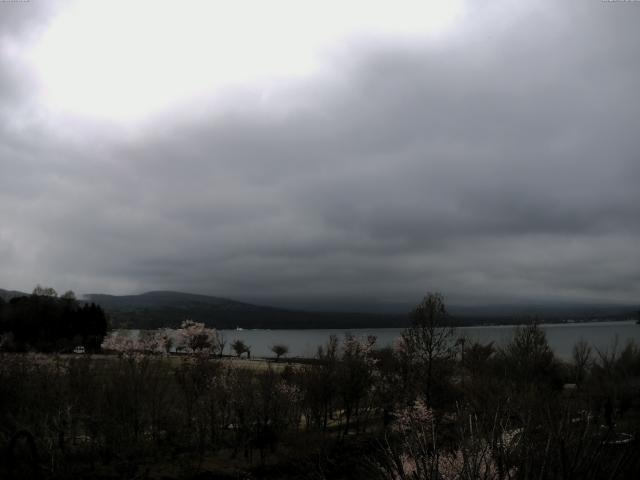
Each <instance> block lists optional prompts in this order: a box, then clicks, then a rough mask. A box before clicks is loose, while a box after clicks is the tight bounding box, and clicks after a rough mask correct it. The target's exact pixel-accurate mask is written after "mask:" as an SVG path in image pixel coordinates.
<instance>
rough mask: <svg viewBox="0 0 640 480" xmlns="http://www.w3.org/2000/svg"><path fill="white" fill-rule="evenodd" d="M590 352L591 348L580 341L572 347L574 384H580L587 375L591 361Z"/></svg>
mask: <svg viewBox="0 0 640 480" xmlns="http://www.w3.org/2000/svg"><path fill="white" fill-rule="evenodd" d="M591 352H592V350H591V347H590V346H589V344H588V343H587V342H585V341H584V340H580V341H579V342H578V343H576V344H575V345H574V346H573V354H572V357H573V368H574V372H575V381H576V383H582V380H584V377H585V375H586V374H587V370H588V369H589V367H590V365H591V363H592V361H593V360H592V358H591Z"/></svg>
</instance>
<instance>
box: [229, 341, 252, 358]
mask: <svg viewBox="0 0 640 480" xmlns="http://www.w3.org/2000/svg"><path fill="white" fill-rule="evenodd" d="M231 348H232V349H233V351H234V352H236V355H238V358H239V357H241V356H242V354H243V353H245V352H247V353H248V352H249V351H250V349H249V347H248V346H247V344H246V343H244V342H243V341H242V340H240V339H237V340H234V342H233V343H232V344H231Z"/></svg>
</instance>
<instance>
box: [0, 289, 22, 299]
mask: <svg viewBox="0 0 640 480" xmlns="http://www.w3.org/2000/svg"><path fill="white" fill-rule="evenodd" d="M25 295H29V294H28V293H25V292H19V291H17V290H4V289H2V288H0V298H2V299H3V300H4V301H5V302H8V301H9V300H11V299H12V298H14V297H24V296H25Z"/></svg>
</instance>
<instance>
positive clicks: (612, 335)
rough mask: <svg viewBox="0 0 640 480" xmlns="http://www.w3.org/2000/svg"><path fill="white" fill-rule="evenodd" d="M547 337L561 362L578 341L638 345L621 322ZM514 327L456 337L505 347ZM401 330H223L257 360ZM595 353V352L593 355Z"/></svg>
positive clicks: (636, 330) (566, 328)
mask: <svg viewBox="0 0 640 480" xmlns="http://www.w3.org/2000/svg"><path fill="white" fill-rule="evenodd" d="M541 326H542V328H543V329H544V331H545V332H546V334H547V340H548V342H549V345H550V346H551V348H552V349H553V350H554V352H555V353H556V355H558V356H559V357H561V358H564V359H570V358H571V351H572V349H573V346H574V345H575V343H576V342H578V341H579V340H585V341H586V342H588V343H589V344H590V345H591V346H592V347H596V348H598V349H600V350H605V349H609V350H611V349H612V348H614V344H615V342H616V341H617V348H618V349H620V348H624V346H625V345H626V344H627V342H628V341H630V340H634V341H635V342H636V343H637V344H639V345H640V325H636V324H635V322H633V321H622V322H589V323H561V324H546V325H541ZM514 328H515V327H514V326H512V325H507V326H505V325H501V326H477V327H462V328H458V329H457V330H456V335H457V336H464V337H466V338H468V339H472V340H478V341H480V342H482V343H488V342H495V343H496V345H504V344H505V343H507V342H508V341H509V340H511V338H513V331H514ZM402 331H403V329H402V328H364V329H350V330H342V329H326V330H325V329H321V330H242V331H237V330H222V331H221V332H222V334H223V335H224V337H225V339H226V340H227V347H226V349H228V351H227V352H226V353H231V349H230V347H229V344H230V343H231V342H233V341H234V340H235V339H241V340H243V341H244V342H245V343H246V344H247V345H249V346H250V347H251V354H252V355H253V356H256V357H271V356H273V353H272V352H271V350H270V349H269V347H271V346H272V345H274V344H284V345H286V346H288V347H289V356H292V357H312V356H313V355H315V354H316V352H317V350H318V346H319V345H324V344H325V343H326V342H327V340H328V339H329V336H330V335H337V336H338V338H339V339H341V340H342V339H343V338H344V335H345V333H352V334H353V335H356V336H361V337H366V336H367V335H375V336H376V337H377V338H378V340H377V344H378V345H379V346H387V345H391V344H392V343H393V341H394V340H395V339H396V338H397V337H398V336H399V335H400V334H401V333H402ZM594 353H595V352H594Z"/></svg>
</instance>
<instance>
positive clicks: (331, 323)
mask: <svg viewBox="0 0 640 480" xmlns="http://www.w3.org/2000/svg"><path fill="white" fill-rule="evenodd" d="M23 295H29V294H28V293H24V292H19V291H15V290H3V289H0V298H3V299H4V300H5V301H8V300H9V299H10V298H12V297H16V296H23ZM82 298H83V300H84V301H86V302H94V303H97V304H98V305H100V306H102V307H103V308H104V309H105V311H106V312H107V313H108V315H109V317H110V319H111V323H112V326H113V327H114V328H141V329H147V328H149V329H152V328H161V327H173V328H175V327H177V326H179V325H180V323H181V322H182V321H183V320H185V319H191V320H195V321H198V322H204V323H205V324H207V325H208V326H212V327H216V328H236V327H242V328H273V329H278V328H283V329H286V328H293V329H305V328H314V329H315V328H331V329H336V328H385V327H396V328H397V327H406V326H408V325H409V323H410V320H409V317H408V312H404V313H384V314H381V313H357V312H323V311H310V310H298V309H287V308H279V307H273V306H265V305H257V304H253V303H247V302H241V301H237V300H232V299H228V298H223V297H216V296H209V295H200V294H194V293H183V292H176V291H163V290H158V291H150V292H146V293H142V294H138V295H106V294H100V293H90V294H86V295H83V296H82ZM448 310H449V312H450V313H451V315H452V316H453V318H454V319H455V320H456V323H458V324H459V325H482V324H517V323H527V322H530V321H533V320H535V321H538V322H564V321H577V322H579V321H587V320H623V319H628V318H635V317H637V315H638V310H639V308H638V307H633V306H629V305H614V304H611V305H607V304H591V305H589V304H577V303H573V304H572V303H566V304H558V303H556V304H519V305H513V304H503V305H479V306H456V305H451V306H449V308H448Z"/></svg>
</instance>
